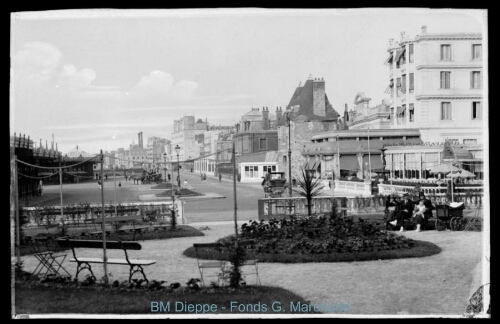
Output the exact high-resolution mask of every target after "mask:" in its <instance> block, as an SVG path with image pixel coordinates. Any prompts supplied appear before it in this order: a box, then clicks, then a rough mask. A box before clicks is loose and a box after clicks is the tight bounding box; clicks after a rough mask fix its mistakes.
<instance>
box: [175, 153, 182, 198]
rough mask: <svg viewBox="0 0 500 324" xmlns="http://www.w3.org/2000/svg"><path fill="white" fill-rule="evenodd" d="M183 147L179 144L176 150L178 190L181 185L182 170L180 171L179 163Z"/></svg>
mask: <svg viewBox="0 0 500 324" xmlns="http://www.w3.org/2000/svg"><path fill="white" fill-rule="evenodd" d="M180 150H181V148H180V147H179V145H176V146H175V152H176V153H177V190H179V188H180V187H181V171H180V165H179V151H180Z"/></svg>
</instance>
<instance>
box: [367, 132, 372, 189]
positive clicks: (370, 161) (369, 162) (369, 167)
mask: <svg viewBox="0 0 500 324" xmlns="http://www.w3.org/2000/svg"><path fill="white" fill-rule="evenodd" d="M368 172H369V173H368V177H369V179H370V181H371V179H372V159H371V155H370V127H368Z"/></svg>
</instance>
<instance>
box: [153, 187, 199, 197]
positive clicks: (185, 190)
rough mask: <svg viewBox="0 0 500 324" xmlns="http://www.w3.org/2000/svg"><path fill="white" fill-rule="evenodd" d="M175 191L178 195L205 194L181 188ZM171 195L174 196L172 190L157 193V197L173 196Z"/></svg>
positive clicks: (192, 195)
mask: <svg viewBox="0 0 500 324" xmlns="http://www.w3.org/2000/svg"><path fill="white" fill-rule="evenodd" d="M174 193H175V194H176V195H178V196H191V197H194V196H203V194H201V193H199V192H196V191H192V190H189V189H181V190H179V191H177V192H176V191H175V190H174ZM171 196H172V190H167V191H164V192H162V193H158V194H156V197H171Z"/></svg>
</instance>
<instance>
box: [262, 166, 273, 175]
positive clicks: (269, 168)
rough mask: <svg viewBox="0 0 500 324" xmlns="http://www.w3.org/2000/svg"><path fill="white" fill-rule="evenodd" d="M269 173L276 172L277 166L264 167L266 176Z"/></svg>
mask: <svg viewBox="0 0 500 324" xmlns="http://www.w3.org/2000/svg"><path fill="white" fill-rule="evenodd" d="M267 171H271V172H274V171H276V166H275V165H264V174H266V173H267Z"/></svg>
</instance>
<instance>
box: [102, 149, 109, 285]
mask: <svg viewBox="0 0 500 324" xmlns="http://www.w3.org/2000/svg"><path fill="white" fill-rule="evenodd" d="M103 164H104V156H103V154H102V150H101V203H102V211H101V220H102V222H101V231H102V251H103V257H102V259H103V260H104V263H103V265H104V284H105V285H106V286H107V285H108V258H107V257H106V223H105V222H104V181H103V180H104V177H103V168H102V165H103Z"/></svg>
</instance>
